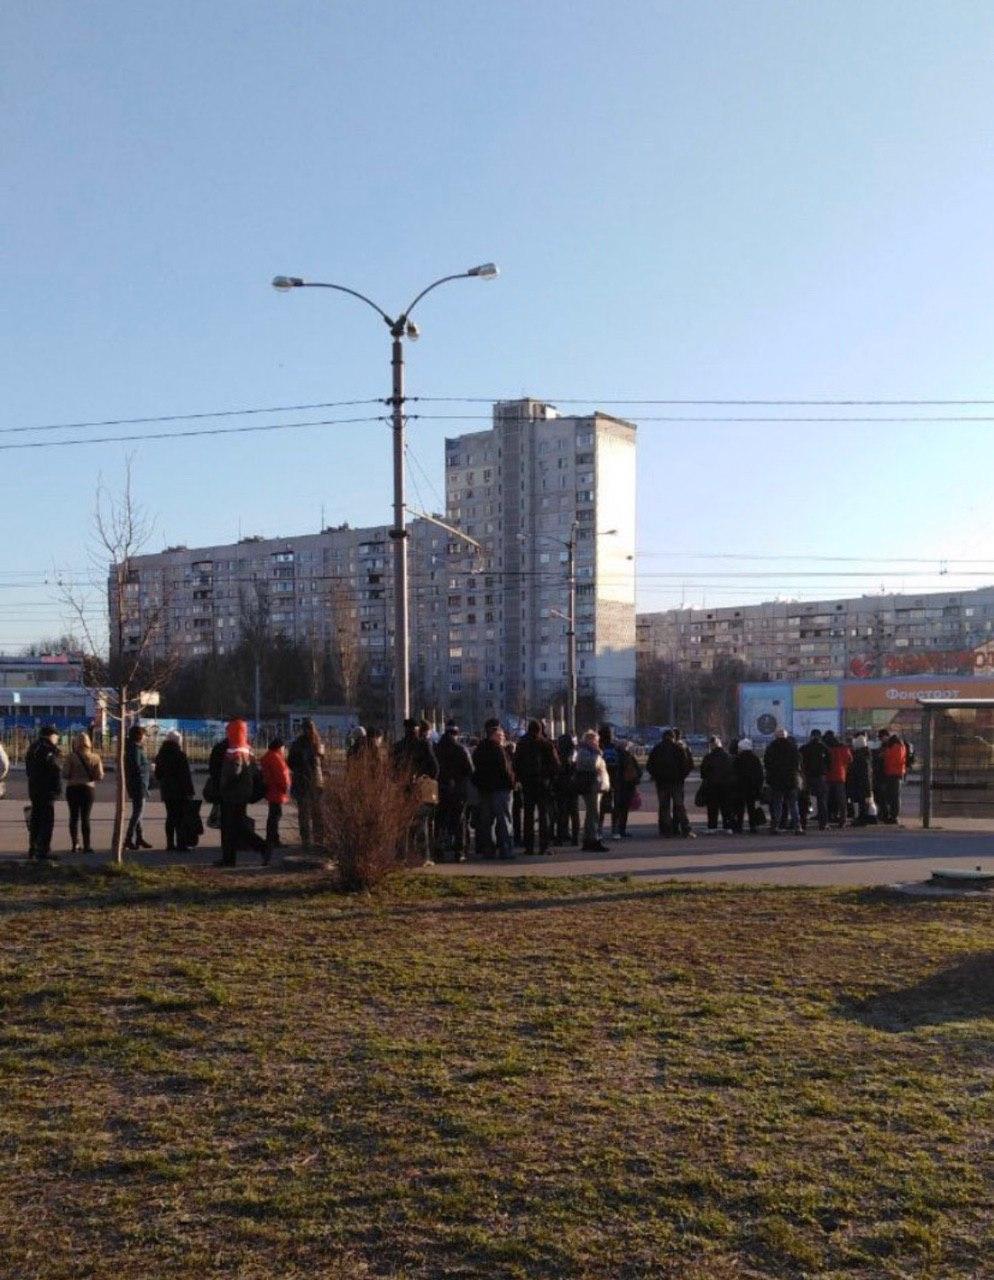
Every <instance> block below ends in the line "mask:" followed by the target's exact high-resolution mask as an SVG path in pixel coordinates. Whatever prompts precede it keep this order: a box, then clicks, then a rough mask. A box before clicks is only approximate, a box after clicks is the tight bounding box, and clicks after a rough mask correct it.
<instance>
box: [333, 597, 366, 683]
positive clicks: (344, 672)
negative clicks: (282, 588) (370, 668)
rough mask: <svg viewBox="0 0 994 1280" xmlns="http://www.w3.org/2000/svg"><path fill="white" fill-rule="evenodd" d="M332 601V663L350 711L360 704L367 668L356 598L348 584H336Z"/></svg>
mask: <svg viewBox="0 0 994 1280" xmlns="http://www.w3.org/2000/svg"><path fill="white" fill-rule="evenodd" d="M329 597H330V599H329V602H330V604H331V654H332V662H333V663H334V668H335V675H336V677H337V678H338V683H339V684H340V685H341V686H342V699H343V701H344V703H345V705H346V706H347V707H354V706H355V705H356V704H357V702H358V700H359V682H360V680H361V679H362V674H363V667H364V665H365V664H364V660H363V652H362V647H361V646H360V644H359V626H358V618H357V616H356V613H357V610H356V603H355V594H354V592H353V591H352V589H351V587H350V585H349V584H348V583H346V582H341V581H337V582H332V584H331V590H330V592H329Z"/></svg>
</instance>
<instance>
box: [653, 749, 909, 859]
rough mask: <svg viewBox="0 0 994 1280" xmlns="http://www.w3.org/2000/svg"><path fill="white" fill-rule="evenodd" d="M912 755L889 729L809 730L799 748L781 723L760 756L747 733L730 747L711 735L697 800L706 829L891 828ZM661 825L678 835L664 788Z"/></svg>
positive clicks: (898, 813) (800, 830)
mask: <svg viewBox="0 0 994 1280" xmlns="http://www.w3.org/2000/svg"><path fill="white" fill-rule="evenodd" d="M663 738H664V740H665V738H666V734H664V735H663ZM662 748H663V743H661V744H660V746H659V747H656V748H654V749H653V754H651V755H650V756H649V771H650V773H652V772H653V755H654V754H655V753H656V752H661V758H662V755H663V754H665V759H666V760H667V761H669V759H670V757H671V755H672V751H671V750H669V749H667V751H666V752H665V753H662ZM914 758H915V756H914V748H913V747H912V746H911V744H910V743H909V742H907V741H905V739H903V738H902V737H901V736H900V735H899V734H897V733H892V732H891V731H890V730H889V729H880V730H879V731H878V733H877V737H876V739H875V741H871V740H870V738H869V737H868V736H867V735H866V734H865V733H858V734H854V735H851V736H850V737H848V738H845V739H843V738H840V737H839V736H838V735H837V734H835V733H834V732H832V731H831V730H828V731H826V732H825V733H822V732H821V730H819V729H812V730H811V734H810V737H809V738H808V739H807V741H806V742H804V743H803V744H802V745H800V746H799V745H798V743H797V741H796V740H795V739H794V738H793V737H792V736H791V735H790V734H789V733H788V732H787V730H786V729H783V728H780V729H777V731H776V733H775V735H774V738H773V741H772V742H770V743H769V745H768V746H767V748H766V750H765V752H764V753H763V756H762V759H760V757H759V756H758V755H757V754H756V752H755V750H754V749H753V743H752V740H751V739H749V738H736V739H733V740H732V741H731V742H730V743H729V745H728V748H727V749H726V748H725V747H724V746H723V745H722V743H721V740H720V739H719V738H717V737H713V738H711V739H710V740H709V743H708V751H707V754H706V755H705V756H704V758H703V759H702V760H701V785H700V788H699V790H698V796H697V800H698V803H699V804H700V805H702V806H703V807H704V808H706V810H707V828H706V832H707V833H709V834H710V833H713V832H717V831H719V830H720V831H726V832H735V833H737V832H741V831H744V830H745V829H746V827H747V826H748V830H749V831H750V832H751V833H753V834H754V833H755V832H756V831H758V830H759V829H760V828H761V827H763V826H766V824H767V823H769V833H770V834H771V835H778V834H780V833H781V832H791V833H793V834H796V835H803V834H805V833H806V832H807V830H808V825H809V823H811V822H812V821H813V822H814V823H816V824H817V827H818V830H819V831H825V830H826V829H827V828H828V827H829V826H836V827H840V828H843V827H846V826H849V825H851V826H868V825H871V824H874V823H878V822H882V823H886V824H889V825H892V826H893V825H896V824H897V823H898V821H899V819H900V816H901V787H902V784H903V782H904V779H905V777H906V776H907V772H908V770H909V768H910V767H911V765H912V764H913V763H914ZM654 776H655V775H654ZM658 785H659V783H658V781H657V786H658ZM766 810H768V816H767V812H766ZM659 829H660V834H662V835H669V834H674V832H673V831H671V830H664V821H663V808H662V792H661V793H660V828H659ZM683 834H687V831H686V830H684V831H683Z"/></svg>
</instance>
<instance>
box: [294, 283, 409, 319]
mask: <svg viewBox="0 0 994 1280" xmlns="http://www.w3.org/2000/svg"><path fill="white" fill-rule="evenodd" d="M273 288H274V289H334V290H335V292H336V293H347V294H348V295H349V296H350V297H352V298H358V299H359V301H360V302H365V304H366V306H367V307H372V308H373V310H374V311H375V312H376V314H377V315H378V316H379V317H380V319H381V320H383V321H384V322H385V323H386V324H387V325H388V326H390V327H391V328H392V327H393V320H392V319H391V318H390V316H388V315H387V313H386V312H385V311H384V310H383V308H382V307H378V306H377V305H376V303H375V302H374V301H373V300H372V298H367V297H366V295H365V294H364V293H360V292H359V291H358V289H349V288H348V287H347V286H346V285H344V284H327V283H326V282H325V281H323V280H301V279H300V277H299V276H277V277H276V279H275V280H274V281H273Z"/></svg>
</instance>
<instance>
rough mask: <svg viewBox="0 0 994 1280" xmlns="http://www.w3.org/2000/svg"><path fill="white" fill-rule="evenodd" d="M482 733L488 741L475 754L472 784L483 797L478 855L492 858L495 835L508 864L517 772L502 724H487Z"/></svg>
mask: <svg viewBox="0 0 994 1280" xmlns="http://www.w3.org/2000/svg"><path fill="white" fill-rule="evenodd" d="M483 729H484V733H485V734H486V737H485V738H484V739H483V741H482V742H481V743H480V745H479V746H478V747H477V748H476V750H475V751H474V752H473V781H474V783H475V784H476V789H477V791H478V792H479V793H480V809H479V817H478V819H477V825H476V851H477V853H478V854H481V855H483V856H484V857H493V848H494V833H495V831H496V837H497V849H498V852H499V855H500V857H501V858H502V859H504V860H505V861H511V860H513V858H514V845H513V842H512V834H511V793H512V792H513V790H514V784H515V777H514V769H513V768H512V767H511V756H510V755H509V754H508V753H507V751H505V749H504V747H505V743H504V730H503V729H502V728H501V726H500V721H499V720H488V721H487V722H486V724H485V725H484V726H483Z"/></svg>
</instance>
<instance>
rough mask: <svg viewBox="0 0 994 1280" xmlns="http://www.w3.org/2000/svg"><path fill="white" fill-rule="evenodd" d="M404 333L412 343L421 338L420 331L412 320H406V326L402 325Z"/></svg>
mask: <svg viewBox="0 0 994 1280" xmlns="http://www.w3.org/2000/svg"><path fill="white" fill-rule="evenodd" d="M404 332H405V333H406V334H407V336H408V338H410V340H411V341H412V342H417V340H418V338H420V337H421V330H420V329H419V328H418V326H417V325H416V324H415V323H414V321H413V320H408V322H407V324H405V325H404Z"/></svg>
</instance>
